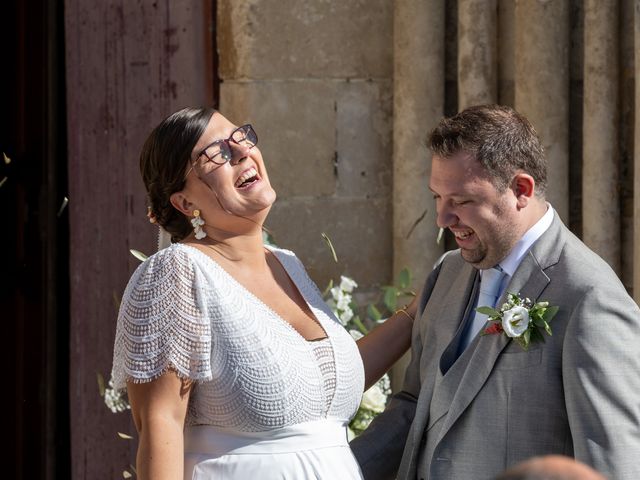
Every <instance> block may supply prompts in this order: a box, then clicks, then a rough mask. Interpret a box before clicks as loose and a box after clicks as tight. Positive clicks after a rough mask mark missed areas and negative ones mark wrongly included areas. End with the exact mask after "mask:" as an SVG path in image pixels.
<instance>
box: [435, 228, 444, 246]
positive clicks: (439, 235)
mask: <svg viewBox="0 0 640 480" xmlns="http://www.w3.org/2000/svg"><path fill="white" fill-rule="evenodd" d="M443 236H444V228H442V227H440V230H438V237H437V238H436V245H440V242H441V241H442V237H443Z"/></svg>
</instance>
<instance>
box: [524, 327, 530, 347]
mask: <svg viewBox="0 0 640 480" xmlns="http://www.w3.org/2000/svg"><path fill="white" fill-rule="evenodd" d="M522 339H523V340H524V343H525V345H527V346H529V342H530V341H531V330H529V329H526V330H525V331H524V333H523V334H522Z"/></svg>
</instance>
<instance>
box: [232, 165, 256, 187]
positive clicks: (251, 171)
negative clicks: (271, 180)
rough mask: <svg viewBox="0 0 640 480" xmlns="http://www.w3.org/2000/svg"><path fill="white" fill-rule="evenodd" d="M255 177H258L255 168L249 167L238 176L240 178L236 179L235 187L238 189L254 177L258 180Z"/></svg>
mask: <svg viewBox="0 0 640 480" xmlns="http://www.w3.org/2000/svg"><path fill="white" fill-rule="evenodd" d="M257 176H258V172H257V170H256V169H255V168H253V167H251V168H250V169H249V170H247V171H246V172H244V173H243V174H242V175H240V177H238V179H237V180H236V183H235V187H236V188H238V187H240V186H242V184H243V183H244V182H246V181H247V180H250V179H252V178H254V177H256V178H255V180H258V178H257Z"/></svg>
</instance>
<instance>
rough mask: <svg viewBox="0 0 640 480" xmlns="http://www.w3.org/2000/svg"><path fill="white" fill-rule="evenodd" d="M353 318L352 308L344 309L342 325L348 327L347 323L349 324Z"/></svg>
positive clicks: (341, 316) (341, 318)
mask: <svg viewBox="0 0 640 480" xmlns="http://www.w3.org/2000/svg"><path fill="white" fill-rule="evenodd" d="M352 318H353V310H351V308H349V307H345V308H344V309H342V313H341V314H340V323H342V325H346V324H347V323H349V320H351V319H352Z"/></svg>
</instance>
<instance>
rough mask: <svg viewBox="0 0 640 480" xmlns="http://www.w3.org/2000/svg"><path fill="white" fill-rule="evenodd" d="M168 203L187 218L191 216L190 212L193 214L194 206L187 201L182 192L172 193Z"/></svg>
mask: <svg viewBox="0 0 640 480" xmlns="http://www.w3.org/2000/svg"><path fill="white" fill-rule="evenodd" d="M169 201H170V202H171V205H173V207H174V208H175V209H176V210H178V211H179V212H180V213H182V214H183V215H186V216H187V217H192V216H193V214H192V213H191V212H193V209H194V205H193V203H191V202H190V201H189V199H188V198H187V196H186V195H185V194H184V192H183V191H182V190H181V191H179V192H175V193H172V194H171V196H170V197H169Z"/></svg>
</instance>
